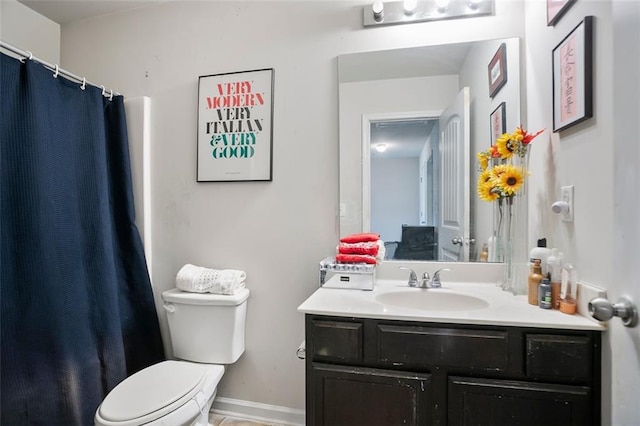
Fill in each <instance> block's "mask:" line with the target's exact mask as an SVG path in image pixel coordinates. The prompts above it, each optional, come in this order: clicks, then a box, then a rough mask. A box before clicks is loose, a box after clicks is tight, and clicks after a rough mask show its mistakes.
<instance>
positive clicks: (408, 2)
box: [403, 0, 418, 15]
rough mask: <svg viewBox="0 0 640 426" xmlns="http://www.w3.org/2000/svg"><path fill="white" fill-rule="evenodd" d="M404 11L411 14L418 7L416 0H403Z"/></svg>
mask: <svg viewBox="0 0 640 426" xmlns="http://www.w3.org/2000/svg"><path fill="white" fill-rule="evenodd" d="M403 6H404V13H406V14H407V15H413V14H414V13H415V11H416V8H417V7H418V0H404V5H403Z"/></svg>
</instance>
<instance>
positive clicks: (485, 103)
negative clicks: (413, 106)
mask: <svg viewBox="0 0 640 426" xmlns="http://www.w3.org/2000/svg"><path fill="white" fill-rule="evenodd" d="M502 42H504V43H505V44H506V52H507V54H506V58H507V60H506V63H507V82H506V83H505V85H504V86H503V87H502V88H501V89H500V91H499V92H498V93H497V94H496V95H495V96H494V97H493V98H490V97H489V84H488V76H487V71H486V70H487V66H488V64H489V63H490V62H491V59H492V58H493V55H495V53H496V51H497V50H498V47H499V46H500V43H502ZM521 42H522V40H521V39H519V38H510V39H507V40H487V41H485V42H483V43H476V44H474V47H473V49H472V50H471V51H469V55H468V56H467V59H466V60H465V63H464V66H463V69H462V70H461V72H460V86H461V87H464V86H468V87H470V88H471V89H472V90H471V93H470V99H471V108H470V110H471V120H470V121H471V123H470V124H471V164H472V167H471V234H470V235H471V238H475V240H476V247H475V248H476V250H477V251H479V250H480V249H482V244H483V243H485V242H487V240H488V238H489V237H490V236H491V231H492V227H491V226H490V225H489V226H488V224H492V223H493V219H492V215H493V204H492V203H487V202H485V201H482V200H480V198H478V196H477V195H476V188H477V181H478V175H479V171H478V159H477V157H476V153H477V152H478V151H484V150H486V149H487V148H489V147H490V146H491V145H492V144H494V143H495V142H496V141H494V140H491V132H490V122H489V117H490V115H491V113H492V112H493V111H494V110H495V109H496V108H497V107H498V105H500V103H501V102H504V103H505V109H506V114H505V115H506V126H507V127H506V131H507V132H508V133H512V132H513V131H514V130H515V128H516V126H519V125H520V124H522V123H524V122H523V119H524V118H525V117H522V116H521V111H520V102H521V94H520V91H521V87H520V70H522V71H523V72H524V58H523V57H521V49H520V43H521ZM522 56H524V55H522ZM518 58H520V59H521V60H520V61H519V60H518ZM479 69H480V70H483V71H485V72H478V70H479Z"/></svg>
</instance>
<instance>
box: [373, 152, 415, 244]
mask: <svg viewBox="0 0 640 426" xmlns="http://www.w3.org/2000/svg"><path fill="white" fill-rule="evenodd" d="M418 175H419V161H418V158H417V157H413V158H385V159H375V158H372V159H371V194H372V195H371V231H372V232H378V233H380V238H381V239H382V241H385V242H387V241H400V237H401V236H402V228H401V225H402V224H407V225H418V224H419V221H420V218H419V214H418V212H419V209H420V206H419V197H418V195H419V194H418V193H419V191H420V183H419V181H418Z"/></svg>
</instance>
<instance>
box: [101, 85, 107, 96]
mask: <svg viewBox="0 0 640 426" xmlns="http://www.w3.org/2000/svg"><path fill="white" fill-rule="evenodd" d="M100 87H102V96H104V95H105V94H106V93H107V89H105V87H104V86H100Z"/></svg>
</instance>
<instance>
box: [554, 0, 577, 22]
mask: <svg viewBox="0 0 640 426" xmlns="http://www.w3.org/2000/svg"><path fill="white" fill-rule="evenodd" d="M575 2H576V0H547V26H548V27H552V26H554V25H555V24H556V23H557V22H558V21H559V20H560V18H562V16H563V15H564V14H565V13H567V10H569V8H570V7H571V6H572V5H573V4H574V3H575Z"/></svg>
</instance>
